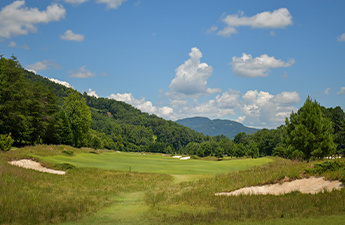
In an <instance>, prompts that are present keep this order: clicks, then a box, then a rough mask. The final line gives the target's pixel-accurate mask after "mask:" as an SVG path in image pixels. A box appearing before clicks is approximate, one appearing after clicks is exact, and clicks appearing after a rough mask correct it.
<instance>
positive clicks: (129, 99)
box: [108, 93, 173, 118]
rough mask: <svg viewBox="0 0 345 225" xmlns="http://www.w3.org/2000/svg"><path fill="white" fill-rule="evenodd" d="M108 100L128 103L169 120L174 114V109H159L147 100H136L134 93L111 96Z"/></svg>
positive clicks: (165, 107)
mask: <svg viewBox="0 0 345 225" xmlns="http://www.w3.org/2000/svg"><path fill="white" fill-rule="evenodd" d="M108 98H110V99H115V100H117V101H122V102H126V103H127V104H130V105H132V106H134V107H135V108H137V109H139V110H141V111H143V112H147V113H150V114H156V115H158V116H161V117H164V118H169V117H170V115H171V114H172V113H173V109H172V108H170V107H167V106H164V107H157V106H153V104H152V102H150V101H146V100H145V98H142V99H140V100H139V99H136V98H134V96H133V95H132V93H124V94H120V93H117V94H111V95H110V96H109V97H108Z"/></svg>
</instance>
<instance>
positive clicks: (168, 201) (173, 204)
mask: <svg viewBox="0 0 345 225" xmlns="http://www.w3.org/2000/svg"><path fill="white" fill-rule="evenodd" d="M311 166H312V164H310V163H303V162H293V161H290V160H283V159H276V160H275V161H274V162H272V163H270V164H267V165H264V166H261V167H255V168H252V169H249V170H246V171H240V172H235V173H229V174H223V175H216V176H214V177H212V178H208V179H202V180H199V181H195V182H189V183H181V184H179V185H175V186H170V187H168V188H167V189H165V190H161V191H159V190H153V191H151V192H148V193H147V195H146V202H147V204H150V205H151V208H152V215H154V216H155V217H156V218H162V221H161V222H162V223H167V224H199V223H202V224H204V223H205V224H207V223H213V224H217V223H221V222H236V221H266V220H271V219H279V218H295V217H297V218H306V217H319V216H326V215H342V214H344V213H345V201H344V199H345V190H340V191H333V192H325V193H319V194H301V193H299V192H293V193H290V194H286V195H282V196H272V195H266V196H264V195H257V196H254V195H253V196H247V195H241V196H215V195H214V194H215V193H217V192H221V191H233V190H236V189H238V188H242V187H246V186H255V185H263V184H271V183H275V182H278V181H279V180H281V179H283V178H284V177H285V176H287V177H290V178H292V179H295V178H301V176H307V175H308V174H305V168H309V167H311ZM181 208H183V210H182V211H181ZM176 211H179V212H180V213H174V212H176Z"/></svg>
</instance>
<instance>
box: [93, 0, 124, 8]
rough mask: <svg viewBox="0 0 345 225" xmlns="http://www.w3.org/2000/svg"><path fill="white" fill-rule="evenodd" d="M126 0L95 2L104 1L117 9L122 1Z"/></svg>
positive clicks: (109, 6) (108, 5)
mask: <svg viewBox="0 0 345 225" xmlns="http://www.w3.org/2000/svg"><path fill="white" fill-rule="evenodd" d="M125 1H126V0H97V1H96V2H97V3H104V4H106V5H107V7H108V8H110V9H117V8H119V7H120V6H121V4H122V3H124V2H125Z"/></svg>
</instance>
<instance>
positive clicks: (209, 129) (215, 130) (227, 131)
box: [176, 117, 258, 139]
mask: <svg viewBox="0 0 345 225" xmlns="http://www.w3.org/2000/svg"><path fill="white" fill-rule="evenodd" d="M176 123H178V124H181V125H183V126H186V127H189V128H191V129H193V130H195V131H197V132H200V133H203V134H205V135H210V136H217V135H225V136H227V137H229V138H230V139H234V137H235V135H236V134H238V133H241V132H245V133H246V134H253V133H255V132H256V131H258V129H255V128H251V127H246V126H244V125H243V124H241V123H238V122H235V121H231V120H221V119H214V120H211V119H209V118H206V117H192V118H185V119H180V120H176Z"/></svg>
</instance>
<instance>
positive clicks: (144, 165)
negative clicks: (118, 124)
mask: <svg viewBox="0 0 345 225" xmlns="http://www.w3.org/2000/svg"><path fill="white" fill-rule="evenodd" d="M43 160H44V161H47V162H50V163H55V164H60V163H69V164H72V165H74V166H76V167H91V168H100V169H106V170H117V171H126V172H129V171H130V172H148V173H160V174H176V175H198V174H220V173H228V172H234V171H239V170H244V169H248V168H250V167H253V166H260V165H263V164H266V163H268V162H271V161H272V159H270V158H259V159H232V160H222V161H207V160H194V159H191V160H179V159H175V158H172V157H167V156H162V155H160V154H148V155H142V154H140V153H126V152H105V153H102V154H91V153H82V154H77V155H76V156H63V155H55V156H48V157H44V158H43Z"/></svg>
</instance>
